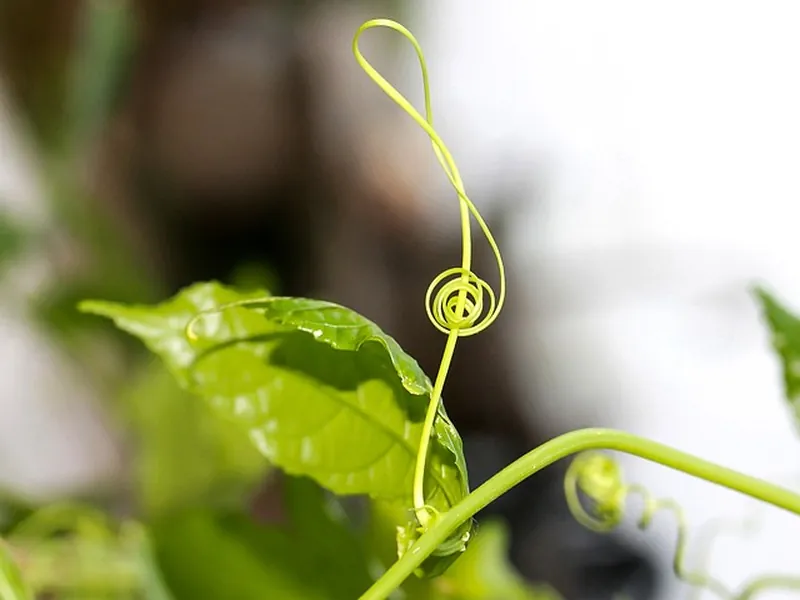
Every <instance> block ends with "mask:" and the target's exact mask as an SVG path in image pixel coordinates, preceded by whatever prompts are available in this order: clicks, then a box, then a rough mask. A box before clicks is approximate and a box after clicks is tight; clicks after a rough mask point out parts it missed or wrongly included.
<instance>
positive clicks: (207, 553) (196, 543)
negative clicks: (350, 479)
mask: <svg viewBox="0 0 800 600" xmlns="http://www.w3.org/2000/svg"><path fill="white" fill-rule="evenodd" d="M287 484H288V495H287V499H286V500H287V502H286V504H287V506H288V507H289V508H290V509H291V511H290V518H289V522H288V523H287V524H285V525H284V526H275V525H262V524H258V523H255V522H254V521H253V520H252V519H250V518H249V517H247V516H245V515H243V514H240V513H228V514H215V513H211V512H208V511H200V510H195V511H190V512H186V513H184V514H181V515H173V516H172V517H171V518H169V519H165V520H163V521H160V522H158V523H157V524H156V525H155V527H154V532H155V539H156V548H157V555H158V560H159V564H160V565H161V569H162V572H163V573H164V577H165V579H166V581H167V584H168V585H169V587H170V589H171V590H172V593H173V595H174V597H175V598H176V600H195V599H196V598H203V599H204V600H233V599H236V600H250V599H252V600H263V599H264V598H269V599H270V600H353V599H354V598H357V597H359V596H360V595H361V593H363V592H364V590H366V589H367V588H368V587H369V585H370V583H371V578H370V576H369V572H368V562H367V559H366V557H365V554H364V552H363V548H362V546H361V545H360V543H359V542H358V540H357V538H356V537H355V536H354V535H353V533H352V532H351V531H350V530H349V529H348V528H347V526H346V524H345V523H343V522H340V521H339V520H338V519H337V518H335V516H332V515H331V514H330V511H329V508H328V507H327V499H326V498H325V497H324V495H323V494H322V493H321V490H320V489H319V488H318V487H317V486H316V485H314V484H312V483H311V482H310V481H308V480H300V479H290V480H289V481H288V482H287ZM203 567H205V568H203Z"/></svg>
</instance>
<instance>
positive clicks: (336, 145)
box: [0, 0, 657, 600]
mask: <svg viewBox="0 0 800 600" xmlns="http://www.w3.org/2000/svg"><path fill="white" fill-rule="evenodd" d="M376 16H387V17H392V18H397V19H398V20H401V21H403V22H405V23H409V24H410V26H411V28H412V29H413V25H414V10H413V6H412V5H410V4H409V5H406V3H405V2H402V1H400V0H396V1H390V0H381V1H378V2H372V3H366V2H361V3H359V2H355V1H353V2H348V1H342V2H333V1H330V2H323V1H321V0H317V1H314V0H309V1H305V2H300V1H298V2H280V1H261V2H248V1H245V0H134V1H132V2H130V4H129V5H128V4H124V3H123V2H121V1H114V2H99V1H94V2H88V1H79V0H40V1H39V2H35V3H34V2H24V1H22V0H0V68H1V69H2V80H3V83H4V85H5V86H6V87H7V91H8V93H9V98H10V101H11V102H10V110H11V111H12V112H13V114H14V116H15V117H16V118H18V119H19V120H20V122H21V123H22V124H23V130H24V131H26V132H27V133H28V134H29V135H30V137H31V139H32V140H33V141H34V144H35V148H36V155H37V159H38V160H39V162H40V163H41V164H42V165H43V168H42V172H43V173H45V174H46V175H45V177H46V179H47V181H46V183H45V184H44V186H45V188H46V190H47V196H48V198H47V199H48V202H49V209H50V210H51V212H52V213H53V214H54V215H55V217H54V225H52V227H51V230H48V232H47V234H46V236H44V237H46V240H45V241H44V245H45V247H46V248H48V252H49V255H48V256H49V257H50V259H51V262H52V265H53V267H52V268H53V269H54V275H53V277H54V281H55V282H56V283H53V284H52V285H53V288H54V289H57V290H58V293H55V292H53V291H52V289H48V290H47V292H42V293H40V294H39V295H38V296H37V297H36V307H37V308H36V310H37V311H38V312H37V314H38V315H40V316H41V318H42V319H43V320H44V321H45V322H46V323H47V324H48V326H49V327H50V328H51V330H52V331H53V333H54V337H55V338H56V339H57V340H58V342H59V343H60V344H61V345H62V346H63V347H64V348H66V349H67V350H68V351H69V352H70V353H71V354H72V355H73V356H93V355H95V354H96V352H95V351H92V352H90V351H89V347H88V346H87V344H90V343H91V344H94V342H88V341H87V340H88V339H89V338H88V335H87V334H86V331H87V330H88V329H92V330H93V331H94V330H96V329H98V328H101V327H104V326H103V325H98V324H97V323H94V322H91V323H89V322H88V321H84V320H81V318H79V317H77V316H75V317H74V318H73V317H71V316H70V315H71V313H70V310H71V308H70V307H72V306H74V301H76V300H78V299H80V298H83V297H87V296H92V297H98V296H99V297H103V298H107V299H111V300H120V301H127V302H138V301H155V300H161V299H164V298H166V297H167V296H169V295H171V294H172V293H174V292H175V291H177V290H178V289H180V288H182V287H183V286H185V285H187V284H189V283H192V282H194V281H200V280H211V279H216V280H220V281H224V282H230V283H236V284H239V285H243V286H248V285H253V286H260V285H264V286H267V287H268V288H269V289H271V290H272V292H273V293H279V294H283V295H292V296H307V297H318V298H323V299H327V300H331V301H334V302H337V303H340V304H343V305H345V306H348V307H350V308H353V309H355V310H356V311H359V312H361V313H362V314H364V315H365V316H367V317H368V318H370V319H372V320H374V321H375V322H377V323H378V324H379V325H380V326H381V327H382V328H383V329H384V330H386V331H387V332H388V333H390V334H391V335H392V336H394V337H395V338H396V339H397V340H398V341H399V343H400V344H401V345H402V346H403V348H404V349H406V350H407V351H408V352H409V354H411V355H412V356H414V357H415V358H417V359H418V361H419V362H420V364H421V365H422V366H423V368H424V370H425V371H426V372H427V373H428V374H429V375H434V374H435V372H436V369H437V368H438V364H439V359H440V355H441V351H442V348H443V344H444V337H443V336H442V335H441V334H440V333H439V332H438V331H437V330H436V329H434V328H433V327H432V326H431V325H430V323H429V322H428V320H427V317H426V315H425V310H424V306H423V304H422V301H423V298H424V295H425V290H426V288H427V286H428V284H429V283H430V281H431V280H432V279H433V278H434V277H435V276H436V275H437V274H438V273H439V272H440V271H442V270H444V269H445V268H448V267H450V266H453V265H456V264H458V261H459V256H460V240H459V239H457V238H456V237H453V236H451V235H446V234H442V232H441V226H440V224H439V223H438V222H437V221H436V220H435V219H432V218H431V216H430V213H431V209H430V207H429V206H428V204H427V203H428V202H429V200H430V198H431V194H432V190H435V189H440V187H437V186H430V185H429V183H430V177H438V176H440V174H439V173H437V172H436V171H435V160H434V157H433V155H432V153H431V152H430V148H429V145H428V144H427V140H426V139H425V138H424V135H423V134H421V133H420V132H419V131H418V130H417V128H416V127H415V126H414V125H413V123H412V122H411V121H410V120H409V119H408V118H407V117H406V116H405V115H404V114H403V113H402V112H401V111H400V110H398V109H397V107H396V106H395V105H394V104H392V103H391V102H390V101H389V100H388V99H387V98H385V97H384V96H383V95H382V93H381V92H380V91H379V90H377V89H373V88H374V86H372V84H371V82H370V81H369V80H368V79H367V78H366V77H365V76H364V74H363V73H362V72H361V71H360V69H359V68H358V66H357V65H356V64H355V62H354V61H353V59H352V55H351V52H350V43H351V39H352V35H353V33H354V32H355V30H356V28H357V27H358V26H359V25H360V24H361V22H363V21H364V20H365V19H368V18H372V17H376ZM387 37H389V38H390V39H388V40H384V39H382V37H381V36H372V37H371V38H370V39H369V40H368V41H365V43H364V45H365V52H367V53H368V54H369V56H370V58H371V60H374V63H375V64H376V65H377V66H378V67H379V68H380V69H381V70H382V71H383V72H384V73H386V74H387V78H388V79H390V80H391V79H392V76H391V74H392V72H393V70H394V72H400V71H401V70H402V68H403V62H402V60H405V54H403V53H401V52H400V51H399V49H400V48H401V47H400V46H399V45H398V44H397V40H395V39H394V38H393V37H391V36H387ZM432 77H433V81H434V86H435V80H436V75H435V74H433V75H432ZM490 187H491V186H490ZM494 187H495V189H496V190H497V196H498V201H496V202H493V203H492V206H494V207H496V208H494V209H493V211H492V213H491V214H487V215H486V217H487V220H488V222H489V224H490V226H491V227H492V228H493V230H494V232H495V233H496V235H497V237H498V240H499V243H500V245H501V247H502V245H503V239H504V237H503V232H504V226H506V225H507V223H508V220H509V219H512V218H513V212H512V209H511V208H507V207H508V206H510V205H512V204H513V202H505V203H504V202H503V200H504V199H505V198H503V197H502V196H503V195H504V194H505V192H504V190H503V186H502V182H496V186H494ZM511 200H513V199H511ZM452 202H453V205H454V211H453V213H452V214H453V218H455V214H456V212H455V205H456V199H455V197H453V199H452ZM476 203H477V204H478V206H479V208H480V206H481V202H480V199H477V200H476ZM504 207H505V208H504ZM476 252H477V257H476V266H475V270H476V271H477V272H478V273H481V274H482V275H483V276H485V277H486V278H487V279H488V280H489V281H490V282H491V281H493V279H492V278H493V277H494V275H493V273H494V265H493V263H492V261H491V256H490V255H489V254H488V249H487V248H485V247H484V246H483V241H482V240H481V239H478V242H477V243H476ZM514 277H515V269H514V264H513V263H512V264H511V265H509V279H510V282H511V284H510V294H511V296H510V298H509V303H508V307H507V309H506V311H505V312H504V314H503V315H502V316H501V318H500V319H499V321H498V322H497V323H496V324H495V325H493V326H492V327H491V328H489V329H488V330H487V331H486V332H485V333H483V334H482V335H480V336H478V337H476V338H470V339H465V340H463V341H462V342H461V343H460V346H459V349H458V352H457V353H456V358H455V360H454V363H453V366H452V370H451V374H450V377H449V380H448V385H447V387H446V389H445V393H444V398H445V403H446V406H447V410H448V412H449V414H450V416H451V418H452V419H453V421H454V423H455V425H456V427H457V428H458V429H459V431H460V432H461V434H462V436H463V438H464V442H465V448H466V453H467V460H468V463H469V465H470V469H471V477H472V478H473V487H474V486H476V485H478V484H479V483H481V482H482V481H484V480H485V479H487V478H488V477H489V476H490V475H491V474H493V473H494V472H496V471H497V470H499V469H500V468H502V467H503V466H505V465H506V464H507V463H508V462H510V461H512V460H513V459H515V458H517V457H518V456H520V455H521V454H523V453H524V452H526V451H527V450H529V449H531V448H533V447H534V446H536V445H538V444H540V443H542V442H543V441H545V440H546V439H548V438H549V437H551V436H552V435H553V431H552V429H553V428H552V427H551V425H550V424H549V423H547V422H546V421H544V420H543V419H534V418H532V417H531V415H535V414H536V410H535V408H536V402H537V399H536V398H535V397H531V393H530V392H529V391H527V390H526V389H521V387H520V386H519V385H518V384H517V383H515V382H517V381H519V379H520V378H518V377H515V376H514V374H513V373H510V372H509V369H510V367H508V366H507V365H510V364H511V361H510V360H508V356H509V352H510V351H511V349H510V340H512V339H513V336H514V334H515V332H514V330H513V328H511V327H510V326H509V323H511V322H512V321H513V314H514V313H515V312H516V313H519V312H521V311H524V310H525V308H526V307H525V306H523V305H521V303H520V302H519V301H518V298H515V295H514V285H513V281H514ZM535 317H536V316H535V315H528V316H527V318H528V319H535ZM95 333H97V332H95ZM98 335H104V336H107V337H111V336H112V335H113V334H112V333H111V332H109V331H105V330H103V331H101V332H100V333H98ZM113 344H114V345H115V346H114V347H115V348H118V347H123V350H122V352H123V356H130V355H131V354H132V353H135V352H137V351H138V348H135V347H134V345H133V344H132V343H129V342H125V341H121V340H117V339H115V340H114V342H113ZM126 344H127V345H126ZM93 352H94V353H93ZM101 353H102V351H101ZM86 368H87V371H93V370H94V371H98V370H99V371H101V373H100V375H102V377H107V378H114V377H118V378H121V377H123V376H124V375H123V373H124V372H125V360H124V359H123V360H121V363H120V364H119V365H116V366H114V367H109V366H107V365H101V366H100V367H95V366H91V365H89V366H87V367H86ZM94 375H97V373H96V372H94ZM562 476H563V468H562V466H559V465H556V466H554V467H553V468H550V469H547V470H546V471H545V472H543V473H541V474H539V475H537V476H535V477H533V478H531V479H530V480H529V481H527V482H526V483H525V484H523V485H521V486H519V487H518V488H516V489H515V490H514V491H513V492H511V493H509V494H508V495H507V496H505V497H503V498H502V499H501V500H499V501H498V502H496V503H495V504H494V505H492V506H491V507H490V508H488V509H487V514H485V515H481V518H484V517H488V516H491V515H495V516H500V517H502V518H503V519H504V520H506V521H507V522H508V523H509V525H510V529H511V532H512V561H513V563H514V564H515V565H516V567H517V568H518V569H519V570H520V572H521V573H522V574H523V575H524V576H525V577H526V578H528V579H530V580H531V581H536V582H547V583H550V584H552V585H553V586H554V587H556V588H557V589H558V590H559V591H560V592H561V593H562V594H563V595H564V596H565V598H567V599H569V600H606V599H607V600H610V599H612V598H618V597H622V596H620V594H625V596H624V597H626V598H630V599H633V600H645V599H647V598H651V597H654V595H655V592H656V587H657V585H656V584H657V577H656V570H655V567H654V566H653V565H654V563H653V562H652V561H651V559H650V557H649V556H647V555H646V554H645V552H644V551H643V550H641V549H639V548H636V547H634V546H633V545H632V544H629V542H628V541H626V540H625V539H623V538H622V537H617V536H614V535H598V534H594V533H591V532H589V531H587V530H585V529H583V528H582V527H581V526H580V525H578V524H577V523H576V522H575V521H574V520H573V519H572V517H571V516H570V514H569V512H568V511H567V508H566V505H565V502H564V499H563V492H562ZM121 479H122V480H123V481H124V480H125V477H124V476H122V477H121ZM270 490H271V488H269V487H267V488H265V491H264V492H262V495H263V496H264V497H262V498H260V500H259V502H261V503H262V505H264V506H266V505H269V504H270V502H271V501H272V499H271V498H270V493H271V492H270Z"/></svg>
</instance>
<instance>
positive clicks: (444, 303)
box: [353, 19, 506, 526]
mask: <svg viewBox="0 0 800 600" xmlns="http://www.w3.org/2000/svg"><path fill="white" fill-rule="evenodd" d="M374 27H386V28H389V29H392V30H394V31H397V32H399V33H400V34H401V35H403V36H404V37H405V38H406V39H407V40H408V41H409V42H411V45H412V46H413V47H414V50H415V52H416V54H417V58H418V59H419V65H420V69H421V71H422V85H423V92H424V96H425V116H424V117H423V116H422V115H421V114H420V113H419V112H418V111H417V110H416V109H415V108H414V107H413V106H412V105H411V103H410V102H409V101H408V100H407V99H406V98H405V97H404V96H403V95H402V94H401V93H400V92H398V91H397V89H395V87H394V86H393V85H392V84H390V83H389V82H388V81H387V80H386V78H385V77H384V76H383V75H381V74H380V73H379V72H378V71H377V70H376V69H375V68H374V67H373V66H372V65H371V64H370V63H369V62H368V61H367V60H366V59H365V58H364V56H363V55H362V54H361V51H360V50H359V47H358V41H359V38H360V37H361V35H362V34H363V33H364V32H365V31H366V30H368V29H371V28H374ZM353 54H354V55H355V58H356V62H357V63H358V64H359V65H360V66H361V68H362V69H364V71H365V72H366V74H367V75H368V76H369V77H370V78H371V79H372V80H373V81H374V82H375V83H376V84H377V85H378V87H379V88H380V89H381V90H383V92H384V93H385V94H386V95H387V96H389V98H391V99H392V100H393V101H394V102H395V103H396V104H397V105H398V106H399V107H400V108H402V109H403V110H404V111H405V112H406V113H407V114H408V115H409V116H410V117H411V118H412V119H413V120H414V121H415V122H416V123H417V124H418V125H419V126H420V127H421V128H422V129H423V131H425V133H426V134H427V135H428V137H429V138H430V140H431V144H432V146H433V152H434V154H435V155H436V158H437V160H438V161H439V164H440V165H441V166H442V169H443V170H444V173H445V175H446V176H447V179H448V180H449V181H450V184H451V185H452V186H453V189H454V190H455V192H456V194H457V196H458V200H459V208H460V214H461V236H462V244H461V245H462V253H461V266H460V267H453V268H451V269H448V270H446V271H444V272H443V273H441V274H440V275H439V276H437V277H436V278H435V279H434V280H433V281H432V282H431V284H430V286H429V287H428V291H427V293H426V296H425V308H426V311H427V314H428V318H429V319H430V321H431V323H432V324H433V325H434V327H436V329H438V330H439V331H441V332H442V333H444V334H446V335H447V336H448V340H447V344H446V345H445V349H444V353H443V355H442V360H441V363H440V366H439V371H438V374H437V377H436V380H435V382H434V385H433V390H432V392H431V397H430V404H429V405H428V411H427V414H426V418H425V424H424V427H423V432H422V436H421V439H420V445H419V451H418V454H417V464H416V468H415V471H414V490H413V496H414V507H415V510H416V513H417V519H418V520H419V521H420V524H421V525H423V526H425V524H426V523H428V522H430V515H429V513H428V511H426V509H425V507H426V501H425V495H424V493H423V485H424V478H425V477H424V472H425V465H426V460H427V454H428V446H429V444H430V437H431V433H432V431H433V425H434V421H435V419H436V416H437V411H438V407H439V402H440V399H441V394H442V389H443V387H444V382H445V379H446V378H447V372H448V369H449V367H450V363H451V361H452V358H453V353H454V351H455V343H456V340H457V339H458V338H459V337H464V336H468V335H474V334H476V333H480V332H481V331H483V330H484V329H486V328H487V327H489V325H491V324H492V323H493V322H494V321H495V320H496V319H497V317H498V315H499V314H500V310H501V309H502V308H503V304H504V302H505V297H506V276H505V267H504V266H503V259H502V256H501V255H500V250H499V248H498V246H497V242H496V241H495V239H494V236H493V235H492V232H491V231H490V230H489V227H488V225H487V224H486V222H485V221H484V219H483V217H482V216H481V214H480V213H479V212H478V209H477V208H475V205H474V204H473V203H472V201H471V200H470V199H469V197H468V196H467V193H466V191H465V190H464V182H463V181H462V179H461V174H460V173H459V172H458V167H457V166H456V164H455V161H454V160H453V157H452V155H451V154H450V151H449V150H448V149H447V146H446V145H445V143H444V142H443V141H442V139H441V137H439V134H438V133H436V130H435V129H434V128H433V113H432V110H431V95H430V88H429V85H428V69H427V66H426V64H425V58H424V56H423V53H422V48H421V47H420V45H419V42H417V40H416V38H414V36H413V35H412V34H411V32H410V31H409V30H408V29H406V28H405V27H403V26H402V25H400V24H399V23H397V22H395V21H392V20H389V19H373V20H371V21H367V22H366V23H364V24H363V25H361V27H359V28H358V30H357V31H356V34H355V37H354V38H353ZM470 217H472V218H473V219H475V221H476V222H477V223H478V226H479V227H480V229H481V231H482V232H483V234H484V236H485V237H486V241H487V242H488V244H489V246H490V248H491V250H492V253H493V254H494V257H495V261H496V263H497V270H498V274H499V279H500V290H499V293H498V294H497V295H496V296H495V293H494V291H493V290H492V288H491V286H490V285H489V284H488V283H486V282H485V281H484V280H482V279H481V278H479V277H478V276H477V275H476V274H475V273H473V272H472V271H471V264H472V239H471V231H470Z"/></svg>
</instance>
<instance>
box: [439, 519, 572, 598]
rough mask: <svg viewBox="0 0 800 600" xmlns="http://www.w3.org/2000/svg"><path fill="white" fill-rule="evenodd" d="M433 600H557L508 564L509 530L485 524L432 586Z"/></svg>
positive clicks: (555, 595) (549, 592)
mask: <svg viewBox="0 0 800 600" xmlns="http://www.w3.org/2000/svg"><path fill="white" fill-rule="evenodd" d="M431 586H432V588H433V594H432V596H431V597H432V600H557V599H558V598H559V596H558V595H557V594H556V593H555V592H554V591H552V590H551V589H550V588H545V587H542V586H534V585H531V584H529V583H528V582H526V581H525V580H524V579H523V578H522V576H520V575H519V573H517V571H516V570H515V569H514V567H513V566H512V565H511V563H510V562H509V560H508V530H507V529H506V527H505V525H503V524H502V523H500V522H498V521H495V522H489V523H484V524H482V525H481V527H480V528H479V529H478V531H477V534H476V535H475V539H474V540H473V541H472V543H471V544H470V546H469V548H468V549H467V551H466V552H465V553H464V555H463V556H462V558H461V559H460V560H459V561H458V562H457V563H455V564H454V565H453V566H452V568H450V569H449V570H448V571H447V573H446V574H445V575H443V576H442V577H439V578H437V579H435V580H433V582H432V583H431Z"/></svg>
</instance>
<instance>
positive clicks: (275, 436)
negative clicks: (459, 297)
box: [82, 283, 468, 537]
mask: <svg viewBox="0 0 800 600" xmlns="http://www.w3.org/2000/svg"><path fill="white" fill-rule="evenodd" d="M259 296H260V298H259ZM243 301H247V302H250V305H249V306H241V305H234V306H227V307H226V308H225V309H224V310H217V311H214V312H206V314H204V315H203V316H202V317H201V318H200V319H199V320H197V321H196V327H194V329H193V331H194V334H195V339H193V341H190V339H189V338H188V337H187V336H186V331H185V330H186V327H187V325H188V324H189V323H190V321H192V319H193V318H194V317H195V316H196V315H198V314H200V313H201V312H204V311H212V309H219V308H220V307H223V306H225V305H230V304H231V303H233V302H243ZM82 309H83V310H84V311H86V312H91V313H94V314H98V315H103V316H106V317H110V318H112V319H113V320H114V322H115V323H116V324H117V326H118V327H120V328H122V329H123V330H125V331H128V332H129V333H132V334H133V335H135V336H137V337H139V338H140V339H142V341H143V342H144V343H145V344H146V345H147V346H148V347H149V348H150V349H151V350H153V351H154V352H156V353H157V354H159V355H160V356H161V357H162V358H163V359H164V360H165V362H166V363H167V365H168V366H169V368H170V369H171V370H172V372H173V373H174V374H175V375H176V376H177V377H178V379H179V381H181V382H182V383H183V385H185V386H186V387H188V388H190V389H192V390H193V391H195V392H196V393H198V394H200V395H202V396H203V397H205V398H207V399H208V400H209V401H210V402H211V404H212V405H213V406H215V407H216V408H217V409H218V410H220V411H221V412H223V413H224V414H225V415H227V416H228V417H230V418H233V419H234V420H236V421H238V422H239V423H240V424H242V425H243V426H244V427H246V428H247V430H248V431H249V434H250V437H251V439H252V440H253V442H254V443H255V444H256V445H257V447H258V448H259V449H260V450H261V451H262V452H263V454H264V455H265V456H267V458H269V459H270V460H271V461H272V462H273V463H274V464H276V465H278V466H280V467H281V468H283V469H284V470H285V471H287V472H289V473H291V474H296V475H307V476H309V477H311V478H313V479H315V480H316V481H317V482H319V483H320V484H321V485H323V486H324V487H326V488H328V489H329V490H331V491H333V492H335V493H337V494H368V495H370V496H373V497H378V498H387V499H400V500H402V501H403V502H405V503H406V504H407V505H410V501H411V490H412V480H413V471H414V462H415V458H416V453H417V448H418V446H419V442H420V436H421V434H422V428H423V420H424V415H425V410H426V407H427V404H428V399H429V394H430V389H431V384H430V380H429V379H428V378H427V377H426V376H425V374H424V373H423V372H422V370H421V369H420V368H419V366H418V365H417V363H416V362H415V361H414V360H413V359H412V358H411V357H409V356H408V355H406V354H405V353H404V352H403V351H402V349H401V348H400V347H399V346H398V344H397V343H396V342H395V341H394V340H393V339H392V338H390V337H389V336H388V335H386V334H385V333H383V332H382V331H381V330H380V329H379V328H378V327H377V326H376V325H375V324H374V323H372V322H370V321H368V320H367V319H365V318H363V317H361V316H359V315H357V314H355V313H353V312H352V311H350V310H348V309H346V308H344V307H341V306H338V305H335V304H331V303H327V302H319V301H310V300H305V299H294V298H266V297H265V294H263V293H260V294H259V293H252V294H246V295H243V294H239V293H237V292H236V291H234V290H233V289H231V288H227V287H224V286H222V285H220V284H217V283H205V284H196V285H194V286H191V287H189V288H187V289H186V290H184V291H183V292H181V293H180V294H178V295H177V296H176V297H174V298H173V299H171V300H169V301H167V302H165V303H163V304H160V305H157V306H125V305H119V304H111V303H102V302H87V303H83V304H82ZM428 462H429V467H428V470H427V474H426V475H427V479H426V490H427V498H426V500H427V501H428V503H429V504H430V505H432V506H433V507H435V508H437V509H439V510H447V509H449V508H450V507H451V506H452V505H453V504H455V503H456V502H458V501H459V500H460V499H461V498H463V497H464V496H465V495H466V493H467V491H468V489H467V473H466V464H465V461H464V456H463V451H462V447H461V439H460V437H459V435H458V432H457V431H456V430H455V428H454V427H453V425H452V423H451V422H450V420H449V419H448V418H447V415H446V413H445V411H444V408H443V407H440V409H439V415H438V418H437V420H436V424H435V431H434V435H433V439H432V444H431V449H430V455H429V461H428ZM466 534H467V531H466V530H462V531H461V532H459V535H460V536H463V537H466Z"/></svg>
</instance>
